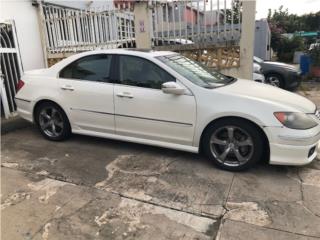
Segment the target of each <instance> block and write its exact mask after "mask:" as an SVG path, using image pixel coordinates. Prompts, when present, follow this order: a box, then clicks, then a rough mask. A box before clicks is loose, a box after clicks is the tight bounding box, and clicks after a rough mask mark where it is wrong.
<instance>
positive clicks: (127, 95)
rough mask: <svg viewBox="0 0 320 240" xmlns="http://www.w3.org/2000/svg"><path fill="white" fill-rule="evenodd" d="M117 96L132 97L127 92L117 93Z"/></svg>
mask: <svg viewBox="0 0 320 240" xmlns="http://www.w3.org/2000/svg"><path fill="white" fill-rule="evenodd" d="M117 96H118V97H121V98H133V95H132V94H131V93H128V92H121V93H117Z"/></svg>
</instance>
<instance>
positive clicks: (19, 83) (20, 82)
mask: <svg viewBox="0 0 320 240" xmlns="http://www.w3.org/2000/svg"><path fill="white" fill-rule="evenodd" d="M23 86H24V81H22V80H19V81H18V84H17V92H18V91H19V90H20V89H21V88H22V87H23Z"/></svg>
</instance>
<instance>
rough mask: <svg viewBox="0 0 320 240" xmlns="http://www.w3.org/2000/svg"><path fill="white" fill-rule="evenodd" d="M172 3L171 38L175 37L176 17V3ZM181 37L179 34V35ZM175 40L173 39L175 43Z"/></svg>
mask: <svg viewBox="0 0 320 240" xmlns="http://www.w3.org/2000/svg"><path fill="white" fill-rule="evenodd" d="M171 4H172V25H173V38H174V39H176V19H175V11H176V6H178V5H177V3H175V2H173V3H171ZM180 38H181V36H180ZM175 42H176V41H174V44H175Z"/></svg>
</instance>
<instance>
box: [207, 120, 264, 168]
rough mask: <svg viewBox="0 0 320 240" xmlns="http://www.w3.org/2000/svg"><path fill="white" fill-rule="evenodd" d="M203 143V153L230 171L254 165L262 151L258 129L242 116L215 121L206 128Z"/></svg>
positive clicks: (262, 146)
mask: <svg viewBox="0 0 320 240" xmlns="http://www.w3.org/2000/svg"><path fill="white" fill-rule="evenodd" d="M202 143H203V145H204V146H203V147H204V151H205V153H206V155H207V156H208V157H209V158H210V159H212V160H213V163H214V164H215V165H217V166H218V167H220V168H222V169H226V170H231V171H240V170H244V169H247V168H249V167H251V166H253V165H254V164H255V163H256V162H258V161H259V160H260V159H261V158H262V155H263V152H264V151H263V149H264V145H263V144H264V141H263V137H262V136H261V134H260V132H259V130H258V129H257V128H256V126H255V125H253V124H252V123H250V122H248V121H245V120H242V119H225V120H220V121H218V122H215V123H214V124H212V125H211V126H210V127H209V128H208V129H207V130H206V132H205V135H204V138H203V142H202Z"/></svg>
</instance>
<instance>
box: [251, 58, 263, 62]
mask: <svg viewBox="0 0 320 240" xmlns="http://www.w3.org/2000/svg"><path fill="white" fill-rule="evenodd" d="M253 61H255V62H257V63H263V60H262V59H261V58H258V57H256V56H254V57H253Z"/></svg>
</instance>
